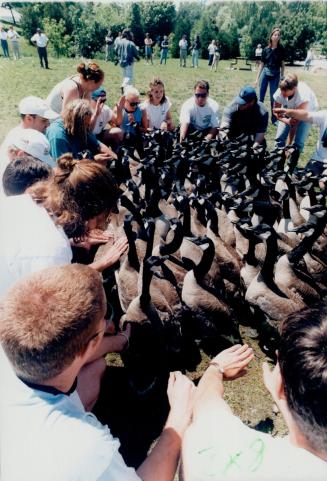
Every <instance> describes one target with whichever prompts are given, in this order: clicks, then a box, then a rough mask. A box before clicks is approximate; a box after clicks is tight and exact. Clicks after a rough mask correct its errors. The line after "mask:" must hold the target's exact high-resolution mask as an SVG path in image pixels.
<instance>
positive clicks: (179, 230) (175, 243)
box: [160, 222, 184, 256]
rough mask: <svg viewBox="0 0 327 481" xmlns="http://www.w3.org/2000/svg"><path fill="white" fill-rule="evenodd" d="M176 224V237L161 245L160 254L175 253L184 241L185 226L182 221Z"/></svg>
mask: <svg viewBox="0 0 327 481" xmlns="http://www.w3.org/2000/svg"><path fill="white" fill-rule="evenodd" d="M175 225H176V229H175V231H174V237H173V239H172V241H171V242H169V243H167V244H165V245H162V246H161V247H160V254H161V255H162V256H164V255H169V254H173V253H174V252H176V251H177V250H178V249H179V248H180V246H181V244H182V242H183V237H184V235H183V226H182V224H181V223H180V222H178V223H177V224H175Z"/></svg>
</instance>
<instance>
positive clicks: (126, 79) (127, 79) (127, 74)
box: [121, 64, 133, 88]
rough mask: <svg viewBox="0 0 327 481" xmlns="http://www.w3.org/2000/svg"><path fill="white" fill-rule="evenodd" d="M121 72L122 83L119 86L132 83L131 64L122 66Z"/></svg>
mask: <svg viewBox="0 0 327 481" xmlns="http://www.w3.org/2000/svg"><path fill="white" fill-rule="evenodd" d="M122 73H123V83H122V85H121V86H122V87H123V88H125V87H126V86H127V85H133V64H131V65H127V67H122Z"/></svg>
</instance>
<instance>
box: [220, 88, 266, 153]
mask: <svg viewBox="0 0 327 481" xmlns="http://www.w3.org/2000/svg"><path fill="white" fill-rule="evenodd" d="M267 127H268V110H267V109H266V107H265V106H264V105H263V103H262V102H259V101H258V98H257V94H256V91H255V89H254V88H253V87H251V86H250V85H247V86H245V87H243V88H242V89H241V91H240V93H239V95H238V96H237V97H235V99H234V100H233V101H232V102H231V103H230V104H229V105H228V106H227V107H225V109H224V113H223V118H222V121H221V124H220V128H225V129H227V130H228V136H229V138H235V137H238V136H239V135H241V134H248V135H254V145H258V144H263V143H265V142H266V141H265V133H266V131H267Z"/></svg>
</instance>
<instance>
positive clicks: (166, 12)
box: [141, 1, 176, 40]
mask: <svg viewBox="0 0 327 481" xmlns="http://www.w3.org/2000/svg"><path fill="white" fill-rule="evenodd" d="M141 9H142V18H143V23H144V30H145V33H146V32H149V34H150V35H151V38H152V39H153V40H154V39H155V38H156V37H157V36H158V35H160V37H162V36H163V35H169V34H170V33H171V32H172V31H173V30H174V27H175V22H176V9H175V5H174V3H173V2H171V1H168V2H144V3H142V4H141Z"/></svg>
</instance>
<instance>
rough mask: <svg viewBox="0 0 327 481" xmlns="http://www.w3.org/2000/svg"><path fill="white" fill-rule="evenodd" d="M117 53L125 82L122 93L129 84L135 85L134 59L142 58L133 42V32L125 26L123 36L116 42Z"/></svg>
mask: <svg viewBox="0 0 327 481" xmlns="http://www.w3.org/2000/svg"><path fill="white" fill-rule="evenodd" d="M116 53H117V57H118V62H119V65H120V67H121V69H122V74H123V82H122V85H121V90H122V93H124V89H125V87H126V86H127V85H133V66H134V60H135V59H136V60H140V57H139V52H138V50H137V48H136V45H135V43H134V42H133V36H132V32H131V31H130V30H128V29H126V28H125V30H123V33H122V38H121V40H119V41H118V42H117V44H116Z"/></svg>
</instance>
